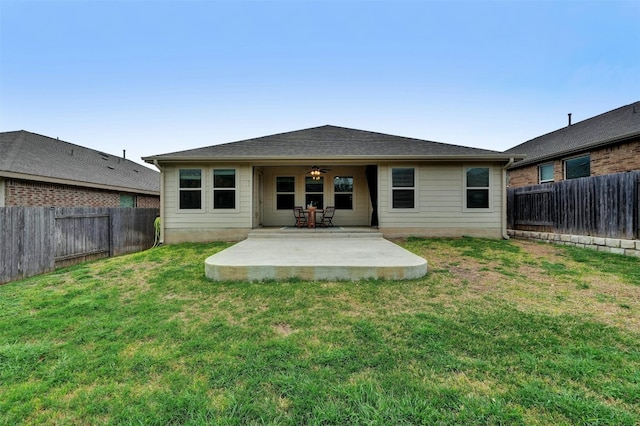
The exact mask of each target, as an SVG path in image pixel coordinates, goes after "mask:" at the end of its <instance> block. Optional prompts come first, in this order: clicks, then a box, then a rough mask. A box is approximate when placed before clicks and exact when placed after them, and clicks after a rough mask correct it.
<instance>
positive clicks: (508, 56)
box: [0, 0, 640, 163]
mask: <svg viewBox="0 0 640 426" xmlns="http://www.w3.org/2000/svg"><path fill="white" fill-rule="evenodd" d="M638 100H640V0H634V1H613V0H612V1H579V0H571V1H569V0H565V1H552V0H544V1H480V0H476V1H456V0H454V1H417V0H414V1H403V0H394V1H382V0H369V1H366V0H351V1H350V0H343V1H338V0H324V1H311V0H297V1H293V0H291V1H271V0H262V1H258V0H254V1H250V0H235V1H231V0H211V1H205V0H183V1H174V0H110V1H100V0H95V1H89V0H86V1H82V0H68V1H56V0H48V1H47V0H40V1H36V0H0V131H12V130H27V131H30V132H34V133H39V134H42V135H45V136H51V137H54V138H60V139H61V140H64V141H67V142H71V143H75V144H77V145H82V146H85V147H88V148H92V149H96V150H99V151H103V152H107V153H110V154H113V155H122V152H123V150H126V157H127V158H128V159H131V160H133V161H136V162H139V163H143V162H142V160H141V157H144V156H151V155H155V154H164V153H169V152H175V151H182V150H185V149H191V148H200V147H204V146H209V145H215V144H219V143H225V142H233V141H238V140H243V139H248V138H253V137H260V136H267V135H272V134H276V133H281V132H288V131H293V130H300V129H305V128H310V127H316V126H322V125H326V124H330V125H335V126H343V127H349V128H355V129H361V130H369V131H375V132H381V133H389V134H393V135H399V136H408V137H414V138H420V139H426V140H432V141H438V142H445V143H451V144H456V145H464V146H471V147H479V148H484V149H492V150H496V151H503V150H506V149H509V148H511V147H513V146H515V145H518V144H520V143H522V142H525V141H527V140H529V139H532V138H534V137H537V136H540V135H543V134H546V133H549V132H552V131H554V130H557V129H559V128H561V127H564V126H566V124H567V114H568V113H572V121H573V122H574V123H575V122H578V121H581V120H584V119H587V118H589V117H592V116H595V115H598V114H601V113H604V112H607V111H610V110H612V109H615V108H618V107H621V106H623V105H628V104H630V103H633V102H635V101H638ZM0 154H1V153H0Z"/></svg>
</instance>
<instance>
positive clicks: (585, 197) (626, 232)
mask: <svg viewBox="0 0 640 426" xmlns="http://www.w3.org/2000/svg"><path fill="white" fill-rule="evenodd" d="M639 182H640V172H627V173H618V174H613V175H605V176H594V177H587V178H581V179H571V180H566V181H561V182H555V183H545V184H541V185H534V186H525V187H521V188H509V190H508V191H507V227H508V228H509V229H519V230H525V231H544V232H555V233H559V234H574V235H591V236H597V237H607V238H622V239H629V240H633V239H638V238H640V229H639V228H640V221H639V220H638V211H639V210H640V183H639Z"/></svg>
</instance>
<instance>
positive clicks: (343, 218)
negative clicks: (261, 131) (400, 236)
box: [263, 166, 371, 226]
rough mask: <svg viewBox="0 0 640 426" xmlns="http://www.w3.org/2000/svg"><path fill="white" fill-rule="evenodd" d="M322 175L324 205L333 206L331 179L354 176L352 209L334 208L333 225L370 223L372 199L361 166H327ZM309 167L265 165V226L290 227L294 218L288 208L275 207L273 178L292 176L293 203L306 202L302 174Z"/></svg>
mask: <svg viewBox="0 0 640 426" xmlns="http://www.w3.org/2000/svg"><path fill="white" fill-rule="evenodd" d="M330 169H331V170H330V171H328V172H327V173H325V174H323V177H324V193H323V195H324V197H323V198H324V207H327V206H332V205H334V197H333V196H334V191H333V178H334V177H336V176H352V177H353V187H354V189H353V210H336V212H335V216H334V218H333V224H334V225H335V226H369V222H370V218H371V202H370V200H369V188H368V186H367V179H366V177H365V167H364V166H339V167H334V166H331V167H330ZM308 171H309V167H265V168H264V211H263V225H264V226H293V225H294V224H295V219H294V217H293V212H292V211H291V210H277V209H276V177H278V176H294V177H295V185H296V188H295V189H296V192H295V197H296V198H295V205H296V206H304V204H305V177H307V176H308Z"/></svg>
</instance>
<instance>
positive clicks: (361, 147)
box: [143, 125, 509, 162]
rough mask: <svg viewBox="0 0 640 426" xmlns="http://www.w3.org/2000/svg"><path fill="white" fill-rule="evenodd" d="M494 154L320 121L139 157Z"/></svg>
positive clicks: (446, 156) (345, 157)
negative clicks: (309, 125) (290, 129)
mask: <svg viewBox="0 0 640 426" xmlns="http://www.w3.org/2000/svg"><path fill="white" fill-rule="evenodd" d="M381 158H384V159H392V158H421V159H495V160H498V159H499V160H505V159H506V160H508V158H509V156H508V155H506V154H504V153H501V152H498V151H490V150H486V149H479V148H470V147H465V146H458V145H450V144H446V143H440V142H432V141H427V140H422V139H413V138H407V137H402V136H393V135H387V134H383V133H376V132H369V131H364V130H356V129H348V128H345V127H337V126H329V125H326V126H320V127H313V128H310V129H304V130H297V131H293V132H287V133H280V134H276V135H271V136H263V137H259V138H253V139H247V140H242V141H238V142H230V143H225V144H220V145H212V146H208V147H204V148H197V149H191V150H187V151H179V152H173V153H168V154H161V155H153V156H148V157H144V158H143V160H145V161H147V162H153V160H158V161H172V160H175V161H196V160H205V159H206V160H212V159H215V160H231V159H234V160H275V159H287V160H296V159H300V160H314V159H326V160H331V159H333V160H337V159H343V160H357V159H381Z"/></svg>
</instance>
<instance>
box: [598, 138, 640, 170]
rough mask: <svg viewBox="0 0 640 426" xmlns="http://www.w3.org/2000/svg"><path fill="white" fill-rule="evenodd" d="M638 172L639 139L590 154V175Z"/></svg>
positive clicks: (639, 164) (639, 163)
mask: <svg viewBox="0 0 640 426" xmlns="http://www.w3.org/2000/svg"><path fill="white" fill-rule="evenodd" d="M629 170H640V139H638V140H635V141H633V142H629V143H624V144H620V145H617V146H612V147H609V148H604V149H601V150H598V151H593V152H592V153H591V175H608V174H611V173H620V172H626V171H629Z"/></svg>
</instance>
